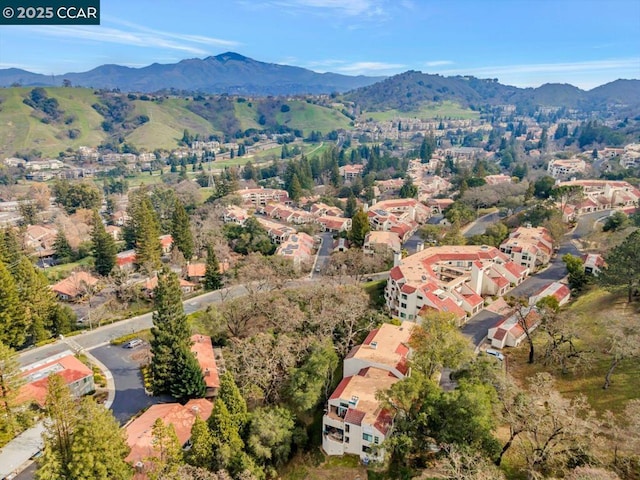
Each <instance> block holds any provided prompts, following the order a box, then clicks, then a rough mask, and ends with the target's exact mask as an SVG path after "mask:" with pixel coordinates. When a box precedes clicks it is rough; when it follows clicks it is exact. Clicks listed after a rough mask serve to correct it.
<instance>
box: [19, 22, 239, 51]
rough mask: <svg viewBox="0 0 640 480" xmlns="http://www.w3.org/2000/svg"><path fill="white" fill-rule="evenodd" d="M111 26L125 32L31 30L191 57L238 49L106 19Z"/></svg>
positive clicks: (74, 28) (217, 41)
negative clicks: (214, 49)
mask: <svg viewBox="0 0 640 480" xmlns="http://www.w3.org/2000/svg"><path fill="white" fill-rule="evenodd" d="M105 20H107V21H108V22H110V23H114V24H119V25H122V26H124V27H128V28H127V29H121V28H114V27H107V26H105V25H104V24H103V25H101V26H100V27H98V28H96V27H93V26H81V25H80V26H77V25H74V26H64V25H45V26H40V27H31V29H32V31H33V32H34V33H36V34H40V35H44V36H52V37H59V38H63V39H70V40H84V41H87V42H103V43H116V44H121V45H130V46H135V47H141V48H165V49H168V50H175V51H179V52H187V53H189V54H193V55H207V54H208V53H209V51H208V50H207V49H206V47H205V46H206V45H213V46H217V47H234V46H237V45H239V43H238V42H236V41H233V40H223V39H219V38H213V37H207V36H203V35H190V34H181V33H173V32H163V31H160V30H154V29H151V28H147V27H144V26H141V25H137V24H134V23H130V22H126V21H122V20H119V19H115V18H108V17H107V18H106V19H105Z"/></svg>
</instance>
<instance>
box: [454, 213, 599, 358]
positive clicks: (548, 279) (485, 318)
mask: <svg viewBox="0 0 640 480" xmlns="http://www.w3.org/2000/svg"><path fill="white" fill-rule="evenodd" d="M611 212H612V210H602V211H600V212H593V213H588V214H586V215H582V216H581V217H580V218H579V219H578V224H577V225H576V228H575V229H573V231H571V232H569V233H567V234H566V235H565V236H564V239H563V241H562V243H561V244H560V248H559V249H558V252H557V254H556V255H555V256H554V257H553V258H552V260H551V262H550V263H549V266H548V267H547V268H545V269H544V270H543V271H541V272H540V273H538V274H536V275H532V276H531V277H529V278H527V279H526V280H525V281H524V282H522V283H521V284H520V285H518V286H517V287H516V288H514V289H513V290H511V291H510V292H509V294H511V295H515V296H522V297H529V296H531V295H533V294H534V293H536V292H538V291H539V290H540V289H542V287H543V286H545V285H548V284H549V283H552V282H557V281H559V280H562V279H563V278H564V277H565V276H566V275H567V269H566V267H565V265H564V263H562V256H563V255H565V254H567V253H570V254H572V255H576V256H577V255H581V252H580V250H578V248H577V247H576V246H575V244H574V241H575V240H576V239H578V238H581V237H584V236H586V235H588V234H589V233H590V232H591V231H592V230H593V227H594V225H595V223H596V222H598V221H600V220H602V219H603V218H606V217H608V216H609V215H610V214H611ZM480 233H483V232H480ZM500 318H502V316H501V315H499V314H497V313H493V312H490V311H488V310H482V311H481V312H479V313H478V314H477V315H474V316H473V317H471V318H470V319H469V321H468V322H467V323H465V324H464V325H463V327H462V333H464V334H465V335H467V336H469V337H471V339H472V341H473V343H474V345H477V346H479V345H480V344H481V343H482V342H483V340H484V338H485V337H486V336H487V331H488V330H489V328H490V327H492V326H493V325H494V324H495V323H496V322H497V321H498V320H500Z"/></svg>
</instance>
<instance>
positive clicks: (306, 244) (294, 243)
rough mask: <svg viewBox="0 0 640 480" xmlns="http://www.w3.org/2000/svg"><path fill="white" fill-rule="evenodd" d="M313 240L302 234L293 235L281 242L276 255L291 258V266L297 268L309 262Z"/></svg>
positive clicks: (311, 256)
mask: <svg viewBox="0 0 640 480" xmlns="http://www.w3.org/2000/svg"><path fill="white" fill-rule="evenodd" d="M314 246H315V240H314V239H313V237H312V236H311V235H308V234H306V233H304V232H300V233H294V234H292V235H291V236H289V238H288V239H287V240H285V241H284V242H282V243H281V244H280V245H279V246H278V249H277V250H276V255H280V256H282V257H286V258H291V259H292V260H293V265H294V266H295V267H296V268H299V267H300V266H301V265H302V264H304V263H307V262H311V261H312V259H313V250H314Z"/></svg>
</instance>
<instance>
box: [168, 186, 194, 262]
mask: <svg viewBox="0 0 640 480" xmlns="http://www.w3.org/2000/svg"><path fill="white" fill-rule="evenodd" d="M171 236H172V237H173V247H174V248H177V249H178V250H180V252H181V253H182V255H183V256H184V258H185V260H186V261H187V262H188V261H189V260H191V257H193V250H194V245H193V236H192V235H191V223H190V221H189V215H188V214H187V211H186V210H185V209H184V205H183V204H182V202H181V201H180V200H179V199H178V198H176V201H175V206H174V209H173V215H172V218H171Z"/></svg>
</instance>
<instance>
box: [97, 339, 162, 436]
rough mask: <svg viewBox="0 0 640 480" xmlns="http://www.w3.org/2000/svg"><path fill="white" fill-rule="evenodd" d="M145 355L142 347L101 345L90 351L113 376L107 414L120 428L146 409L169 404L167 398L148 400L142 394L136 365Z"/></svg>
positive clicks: (139, 374) (146, 346)
mask: <svg viewBox="0 0 640 480" xmlns="http://www.w3.org/2000/svg"><path fill="white" fill-rule="evenodd" d="M148 352H149V351H148V345H146V344H145V345H143V346H141V347H138V348H132V349H128V348H124V347H122V346H120V345H104V346H102V347H97V348H94V349H91V354H92V355H93V356H94V357H96V358H97V359H98V360H100V361H101V362H102V363H103V364H104V365H105V366H106V367H107V368H108V369H109V371H110V372H111V374H112V375H113V381H114V383H115V387H116V396H115V398H114V400H113V404H112V405H111V410H112V411H113V415H114V416H115V417H116V419H117V420H118V421H119V422H120V424H121V425H124V424H125V423H126V422H127V421H128V420H129V419H130V418H131V417H133V416H134V415H135V414H136V413H138V412H139V411H140V410H142V409H144V408H147V407H149V406H150V405H153V404H155V403H162V402H163V401H171V398H170V397H166V398H160V397H151V396H148V395H147V394H146V393H145V391H144V383H143V381H142V374H141V373H140V365H141V363H143V362H145V361H146V358H147V356H148Z"/></svg>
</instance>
